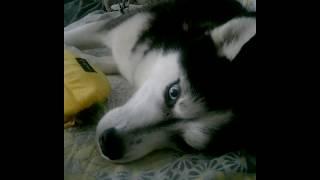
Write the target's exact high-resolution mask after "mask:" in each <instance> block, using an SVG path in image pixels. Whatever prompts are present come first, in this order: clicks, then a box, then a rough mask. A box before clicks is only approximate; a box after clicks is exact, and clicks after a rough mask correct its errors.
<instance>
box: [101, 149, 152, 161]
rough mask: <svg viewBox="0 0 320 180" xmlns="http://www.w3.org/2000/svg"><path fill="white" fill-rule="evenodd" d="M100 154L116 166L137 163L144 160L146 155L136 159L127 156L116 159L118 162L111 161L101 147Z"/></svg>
mask: <svg viewBox="0 0 320 180" xmlns="http://www.w3.org/2000/svg"><path fill="white" fill-rule="evenodd" d="M99 153H100V155H101V157H102V158H103V159H105V160H107V161H109V162H111V163H114V164H124V163H130V162H133V161H136V160H139V159H142V158H144V157H145V156H146V155H147V154H146V155H140V156H136V157H133V156H128V155H125V156H123V157H122V158H121V159H116V160H111V159H109V158H108V157H107V156H105V155H104V154H103V153H102V151H101V149H100V147H99Z"/></svg>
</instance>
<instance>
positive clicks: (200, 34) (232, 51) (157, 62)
mask: <svg viewBox="0 0 320 180" xmlns="http://www.w3.org/2000/svg"><path fill="white" fill-rule="evenodd" d="M159 19H160V20H159ZM163 19H166V17H164V18H163ZM157 21H161V17H160V16H159V17H158V18H157V19H155V21H154V22H153V23H154V24H153V25H152V26H150V27H151V28H150V29H149V30H147V31H146V32H145V33H146V34H149V35H150V34H153V35H154V37H152V41H151V44H150V41H148V40H150V39H148V37H147V36H145V37H144V36H143V35H142V36H141V39H142V40H141V43H140V44H143V42H149V44H148V46H150V47H151V48H153V49H152V50H150V51H148V53H147V54H146V55H145V56H144V58H146V59H152V65H151V64H149V65H147V68H148V69H147V70H146V69H143V70H141V71H148V73H147V74H148V76H145V77H143V78H144V80H143V83H142V84H141V86H140V87H139V89H137V91H136V92H135V94H134V95H133V96H132V97H131V98H130V99H129V100H128V102H127V103H126V104H124V105H123V106H121V107H118V108H115V109H113V110H111V111H110V112H109V113H107V114H106V115H105V116H104V117H103V118H102V119H101V121H100V122H99V124H98V127H97V141H98V144H99V147H100V148H99V149H100V150H101V153H102V155H103V157H105V158H106V159H109V160H112V161H114V162H128V161H132V160H136V159H138V158H141V157H143V156H145V155H146V154H148V153H150V152H151V151H154V150H157V149H162V148H174V149H195V150H203V149H205V148H206V147H207V145H208V144H209V142H210V141H211V139H212V138H214V135H215V133H216V132H217V130H218V129H219V128H220V127H221V126H223V125H225V124H227V123H228V122H230V121H231V120H232V117H233V115H234V113H233V107H234V105H235V104H237V102H236V99H237V93H235V91H236V89H235V88H236V87H235V86H236V84H237V80H239V78H237V76H238V74H237V73H239V71H237V67H238V64H239V63H238V61H239V60H238V59H237V58H238V57H239V55H240V54H241V52H242V51H243V49H244V48H245V46H246V44H248V42H250V41H251V40H252V39H255V34H256V18H255V17H245V16H242V17H234V18H230V19H228V20H226V21H225V22H223V23H221V22H219V23H216V24H215V23H213V25H211V26H209V27H210V28H207V29H201V28H200V29H197V28H196V29H192V28H194V27H193V24H192V21H190V22H188V21H181V24H177V23H176V22H172V23H173V24H172V27H170V31H167V32H165V30H163V29H161V30H163V31H164V32H163V31H161V32H159V31H158V30H157V28H160V26H161V23H159V24H157V23H158V22H157ZM165 22H166V23H168V21H165ZM152 28H155V29H152ZM162 28H163V27H162ZM175 28H176V29H179V30H174V31H172V29H175ZM162 33H163V34H162ZM163 37H166V38H165V40H164V39H163ZM154 42H156V43H157V44H152V43H154ZM246 53H247V52H246ZM240 56H241V55H240ZM146 62H148V60H146ZM141 68H146V67H141ZM137 71H139V70H137ZM140 76H141V75H140Z"/></svg>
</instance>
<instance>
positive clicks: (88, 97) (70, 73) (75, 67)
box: [64, 50, 111, 128]
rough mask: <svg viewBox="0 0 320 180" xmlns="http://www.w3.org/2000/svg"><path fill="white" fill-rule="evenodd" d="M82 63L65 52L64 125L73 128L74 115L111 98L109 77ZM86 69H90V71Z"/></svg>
mask: <svg viewBox="0 0 320 180" xmlns="http://www.w3.org/2000/svg"><path fill="white" fill-rule="evenodd" d="M81 61H82V62H83V61H84V63H82V65H81V63H80V62H79V61H77V60H76V56H75V55H74V54H72V53H71V52H70V51H68V50H64V123H65V128H66V127H70V126H73V125H74V124H75V123H74V120H75V119H74V117H73V116H74V115H75V114H77V113H78V112H80V111H81V110H83V109H86V108H88V107H90V106H91V105H93V104H94V103H96V102H102V101H104V100H106V98H107V97H108V96H109V94H110V91H111V87H110V84H109V81H108V79H107V77H106V76H105V75H104V74H103V73H102V72H101V71H100V70H99V69H97V68H96V67H94V66H92V65H91V64H89V63H88V62H87V61H85V60H83V59H82V60H81ZM86 67H89V70H90V69H91V70H92V69H93V72H92V71H88V69H87V68H86Z"/></svg>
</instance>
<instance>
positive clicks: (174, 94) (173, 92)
mask: <svg viewBox="0 0 320 180" xmlns="http://www.w3.org/2000/svg"><path fill="white" fill-rule="evenodd" d="M168 93H169V97H170V99H171V100H176V99H177V98H178V97H179V95H180V88H179V86H178V84H174V85H173V86H171V87H170V89H169V92H168Z"/></svg>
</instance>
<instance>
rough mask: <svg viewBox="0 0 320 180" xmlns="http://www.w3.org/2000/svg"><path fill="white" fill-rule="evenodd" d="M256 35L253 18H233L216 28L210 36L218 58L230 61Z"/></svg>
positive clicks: (254, 19)
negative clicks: (216, 49)
mask: <svg viewBox="0 0 320 180" xmlns="http://www.w3.org/2000/svg"><path fill="white" fill-rule="evenodd" d="M255 34H256V18H255V17H239V18H234V19H232V20H230V21H228V22H226V23H225V24H223V25H221V26H218V27H216V28H215V29H213V30H212V31H211V32H210V35H211V37H212V39H213V41H214V43H215V45H216V46H217V48H218V53H219V55H220V56H224V57H226V58H227V59H229V60H230V61H232V60H233V59H234V58H235V57H236V56H237V54H238V53H239V52H240V50H241V48H242V46H243V45H245V44H246V42H248V41H249V40H250V39H251V38H252V37H253V36H254V35H255Z"/></svg>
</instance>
